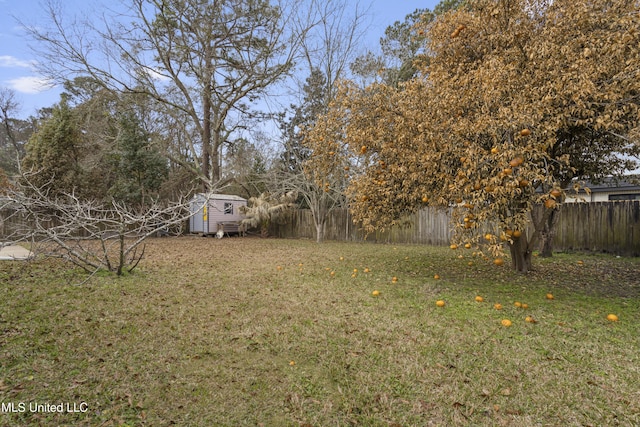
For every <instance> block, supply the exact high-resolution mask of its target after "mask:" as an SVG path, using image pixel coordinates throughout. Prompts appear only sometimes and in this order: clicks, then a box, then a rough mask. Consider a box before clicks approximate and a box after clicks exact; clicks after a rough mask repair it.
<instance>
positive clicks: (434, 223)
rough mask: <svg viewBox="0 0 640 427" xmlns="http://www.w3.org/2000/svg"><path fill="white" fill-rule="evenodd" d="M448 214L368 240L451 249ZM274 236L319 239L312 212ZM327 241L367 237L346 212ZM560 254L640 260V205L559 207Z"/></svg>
mask: <svg viewBox="0 0 640 427" xmlns="http://www.w3.org/2000/svg"><path fill="white" fill-rule="evenodd" d="M450 228H451V227H450V224H449V214H448V213H447V212H446V211H441V210H436V209H432V208H428V209H423V210H420V211H419V212H417V213H415V214H413V215H411V216H410V217H409V218H408V220H407V223H406V225H405V226H403V227H400V226H396V227H393V228H391V229H389V230H386V231H384V232H376V233H373V234H371V235H369V236H367V238H366V240H367V241H373V242H381V243H416V244H428V245H448V244H449V241H450V239H451V229H450ZM269 232H270V234H271V235H272V236H276V237H281V238H308V239H315V238H316V228H315V224H314V222H313V217H312V215H311V211H309V210H297V211H293V212H290V213H289V214H287V215H286V217H284V218H282V220H281V221H279V223H277V224H272V226H271V228H270V230H269ZM325 239H326V240H342V241H363V240H365V237H364V234H363V233H362V231H361V230H359V229H358V228H357V227H356V226H355V225H354V224H353V222H352V219H351V215H350V214H349V212H348V210H346V209H337V210H334V211H332V212H331V213H330V215H329V219H328V222H327V226H326V233H325ZM554 248H555V249H556V250H559V251H562V250H569V251H571V250H579V251H582V250H587V251H594V252H610V253H614V254H619V255H625V256H640V201H637V200H631V201H615V202H593V203H566V204H564V205H562V206H561V210H560V219H559V222H558V225H557V235H556V238H555V240H554Z"/></svg>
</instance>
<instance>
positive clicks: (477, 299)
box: [476, 295, 484, 302]
mask: <svg viewBox="0 0 640 427" xmlns="http://www.w3.org/2000/svg"><path fill="white" fill-rule="evenodd" d="M476 301H477V302H482V301H484V298H482V297H481V296H480V295H478V296H477V297H476Z"/></svg>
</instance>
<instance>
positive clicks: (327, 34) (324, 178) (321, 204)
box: [274, 0, 368, 242]
mask: <svg viewBox="0 0 640 427" xmlns="http://www.w3.org/2000/svg"><path fill="white" fill-rule="evenodd" d="M313 6H314V9H312V10H311V12H310V13H311V14H313V15H314V16H316V17H319V18H320V19H318V25H317V26H315V27H313V28H312V29H311V30H310V31H309V34H308V37H307V38H306V39H305V40H304V42H303V44H302V48H303V52H304V58H305V60H306V63H305V65H306V67H308V70H307V71H308V77H307V78H306V80H305V81H304V83H301V84H300V93H301V94H302V98H303V99H302V102H301V104H302V105H300V106H293V110H294V114H293V117H292V118H291V119H289V121H287V122H285V123H283V124H282V126H281V128H282V130H283V133H284V138H285V141H284V145H285V150H284V154H283V159H282V162H283V165H282V167H281V169H280V171H279V172H277V176H276V177H275V179H274V181H275V183H276V188H277V191H279V192H287V191H291V190H293V191H295V192H296V193H298V194H299V196H300V198H301V199H302V204H303V205H304V206H305V207H308V208H309V209H310V210H311V213H312V216H313V219H314V222H315V226H316V241H317V242H322V241H323V240H324V233H325V228H326V223H327V220H328V215H329V213H330V212H331V211H332V210H333V209H335V208H337V207H343V206H345V205H346V199H345V194H344V192H345V189H346V186H347V182H348V172H347V171H348V169H349V166H348V163H344V164H342V165H340V167H339V171H338V173H332V174H318V173H316V171H311V170H310V169H309V168H305V166H304V165H305V163H306V162H307V160H308V158H309V157H310V156H313V152H312V151H313V150H311V149H310V147H309V146H308V145H306V143H305V138H306V133H307V132H308V131H309V130H310V129H312V128H313V127H314V126H315V124H316V121H317V119H318V118H319V117H320V116H322V115H323V114H325V113H326V112H327V110H328V109H329V105H330V103H331V101H332V100H333V99H334V97H335V94H336V91H337V86H336V83H337V82H338V81H340V80H341V79H346V78H348V77H349V72H350V69H349V66H350V64H351V63H352V62H353V61H355V59H356V57H357V55H358V54H359V51H358V49H359V48H360V46H361V41H362V38H363V37H364V34H365V32H366V23H367V16H368V11H367V9H366V8H364V7H362V6H361V3H360V2H355V3H354V2H347V1H346V0H334V1H328V2H325V3H320V2H318V3H313Z"/></svg>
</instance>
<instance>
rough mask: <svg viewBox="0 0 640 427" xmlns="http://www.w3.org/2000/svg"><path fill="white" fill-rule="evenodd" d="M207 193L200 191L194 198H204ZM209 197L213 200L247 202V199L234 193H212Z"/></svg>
mask: <svg viewBox="0 0 640 427" xmlns="http://www.w3.org/2000/svg"><path fill="white" fill-rule="evenodd" d="M204 197H205V195H204V194H203V193H198V194H196V195H195V196H194V198H204ZM209 198H210V199H211V200H233V201H236V202H246V201H247V199H244V198H242V197H240V196H236V195H234V194H210V195H209Z"/></svg>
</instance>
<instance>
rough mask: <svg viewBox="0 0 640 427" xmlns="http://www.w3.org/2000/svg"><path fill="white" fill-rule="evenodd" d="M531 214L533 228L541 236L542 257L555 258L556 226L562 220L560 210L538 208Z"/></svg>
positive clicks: (557, 208)
mask: <svg viewBox="0 0 640 427" xmlns="http://www.w3.org/2000/svg"><path fill="white" fill-rule="evenodd" d="M536 208H537V209H534V210H533V212H532V213H531V216H532V217H533V226H534V228H535V230H536V233H538V235H539V236H540V256H541V257H545V258H549V257H552V256H553V239H554V238H555V236H556V225H557V224H558V221H559V219H560V208H559V207H558V206H556V207H554V208H551V209H549V208H546V207H543V206H539V207H536Z"/></svg>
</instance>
